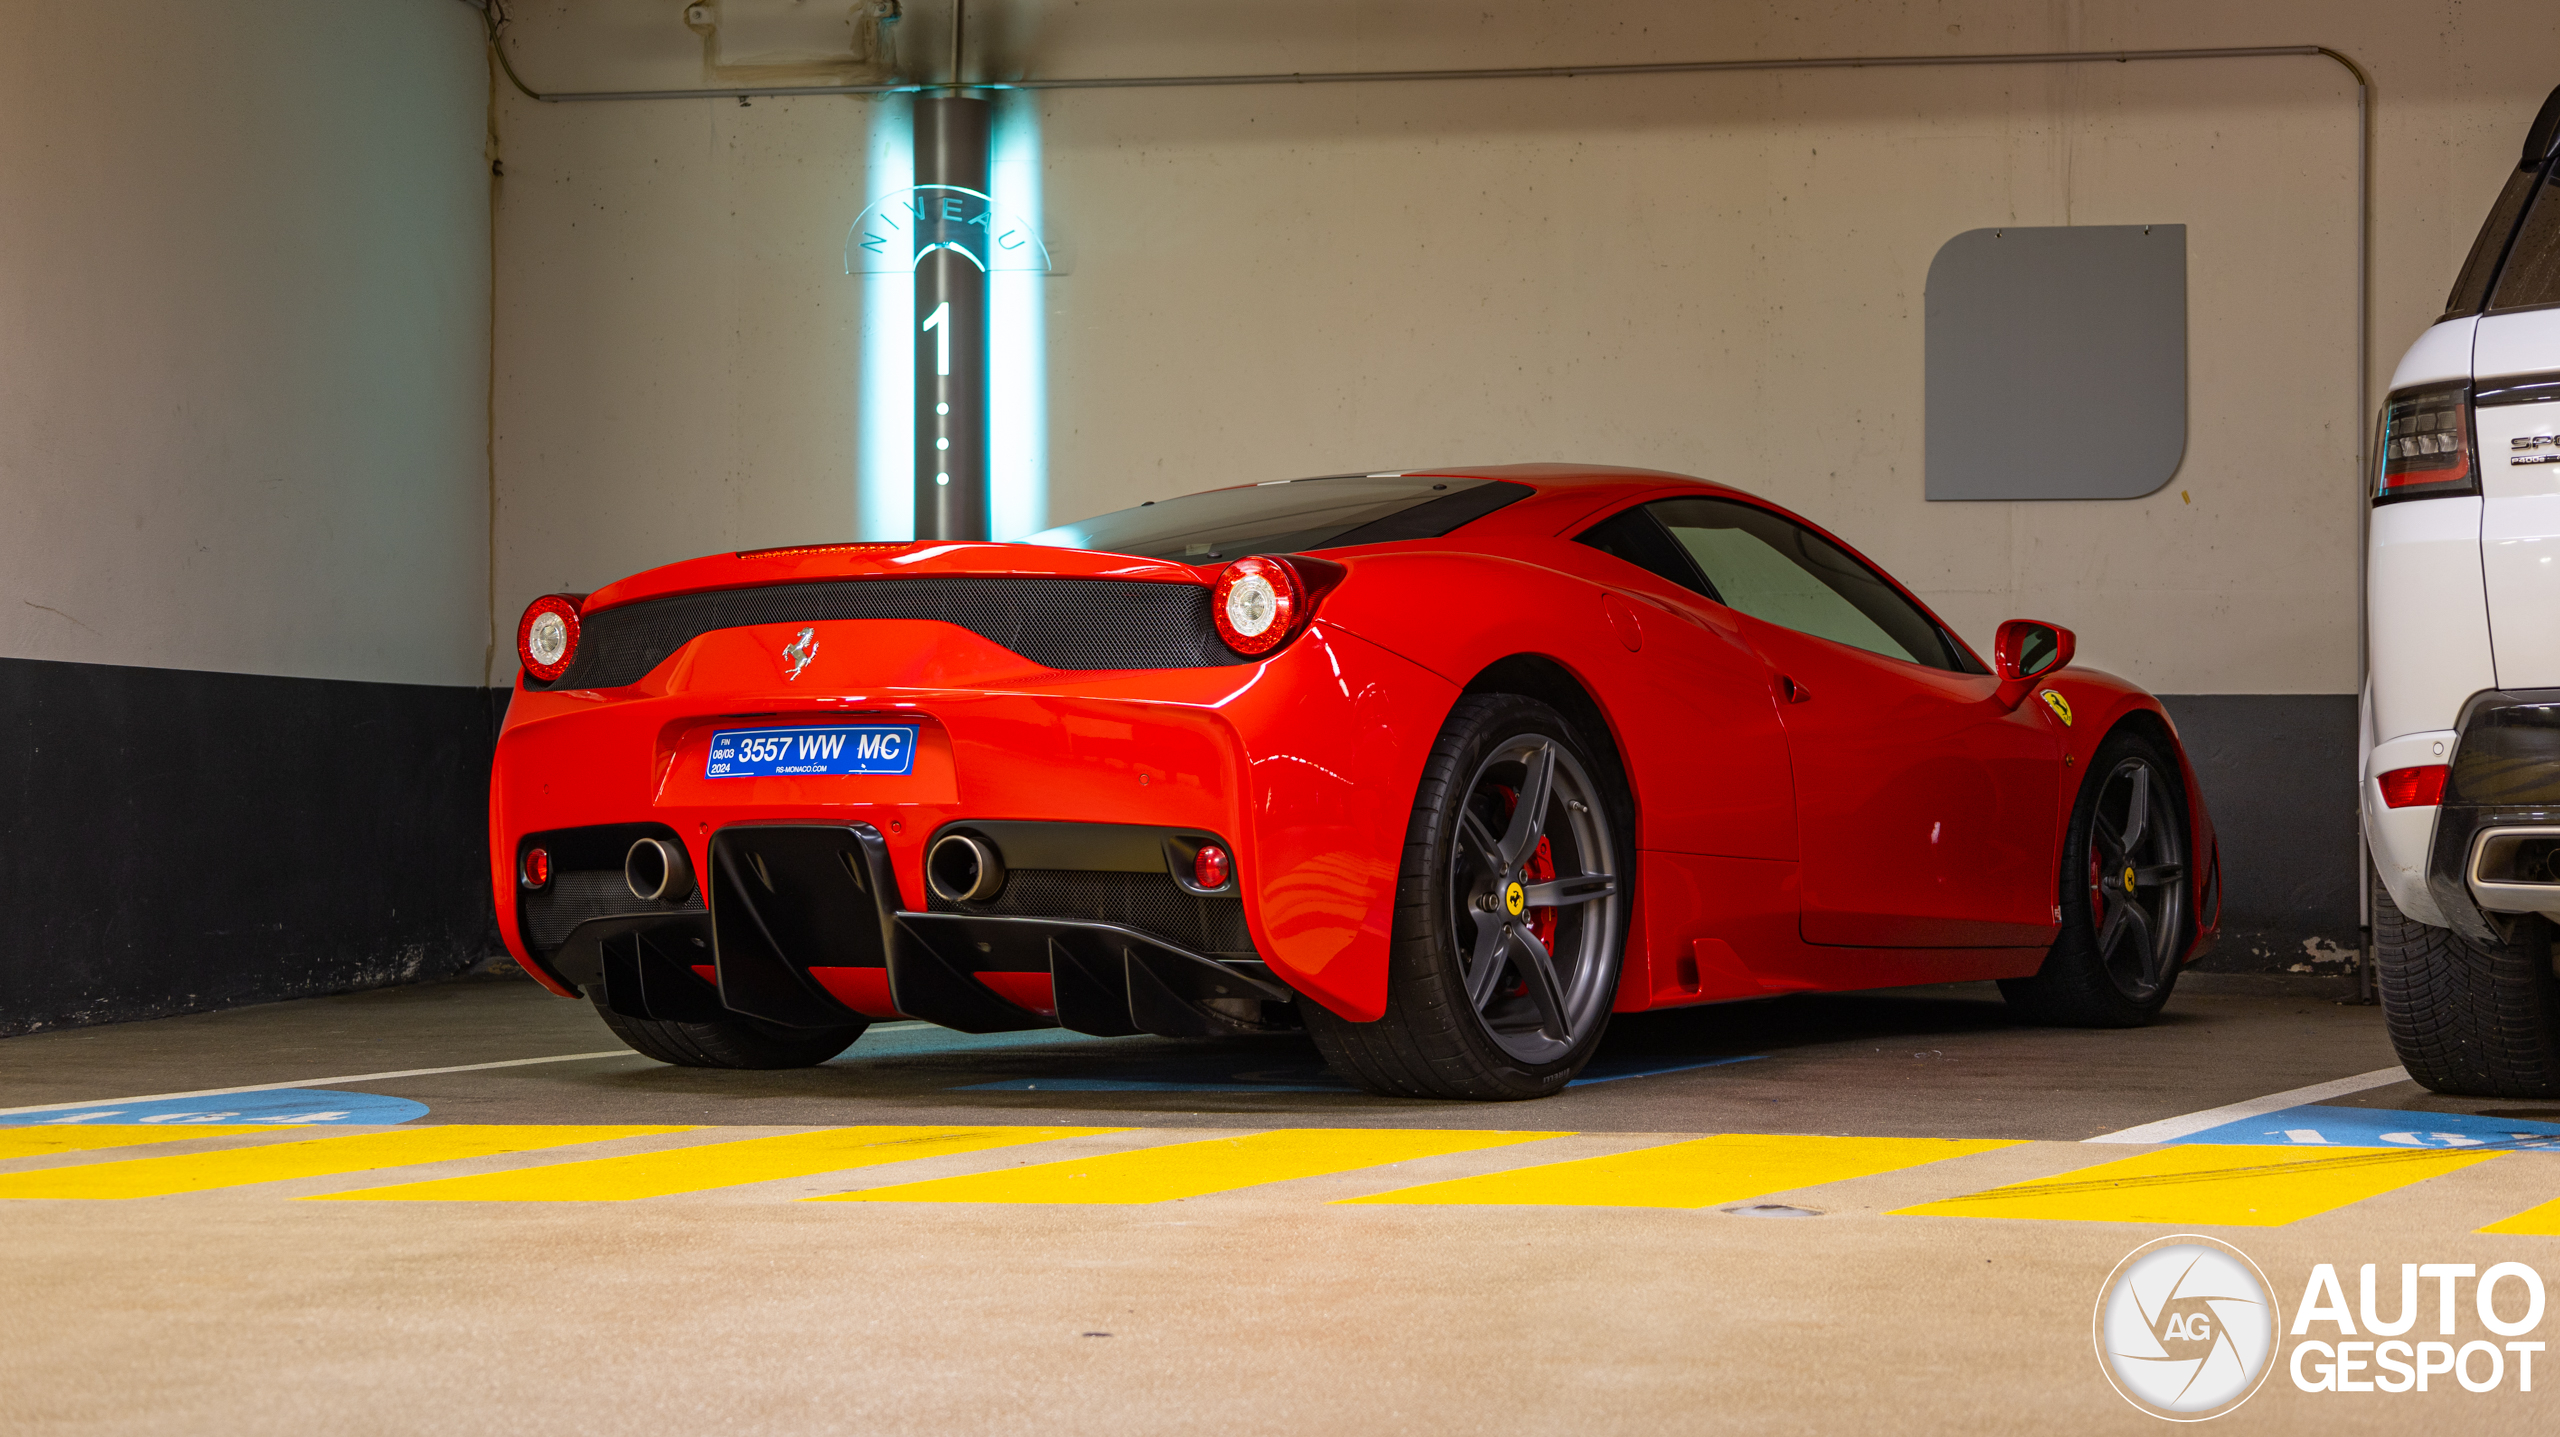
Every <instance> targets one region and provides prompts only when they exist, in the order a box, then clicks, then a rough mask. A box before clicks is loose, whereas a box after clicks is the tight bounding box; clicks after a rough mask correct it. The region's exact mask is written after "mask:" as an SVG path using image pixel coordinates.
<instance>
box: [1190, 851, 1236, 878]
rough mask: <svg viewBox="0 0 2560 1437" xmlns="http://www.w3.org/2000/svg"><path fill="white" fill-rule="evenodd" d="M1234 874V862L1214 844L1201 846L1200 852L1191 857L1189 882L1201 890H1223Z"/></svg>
mask: <svg viewBox="0 0 2560 1437" xmlns="http://www.w3.org/2000/svg"><path fill="white" fill-rule="evenodd" d="M1235 872H1236V868H1235V862H1234V860H1232V859H1230V858H1228V857H1227V851H1226V850H1225V849H1223V848H1220V847H1219V846H1218V845H1216V844H1214V843H1204V844H1202V845H1201V846H1200V851H1199V852H1198V853H1195V854H1193V855H1192V856H1191V881H1192V882H1194V883H1196V884H1199V885H1200V886H1201V887H1203V888H1224V887H1226V886H1227V880H1228V879H1230V878H1233V877H1234V876H1235Z"/></svg>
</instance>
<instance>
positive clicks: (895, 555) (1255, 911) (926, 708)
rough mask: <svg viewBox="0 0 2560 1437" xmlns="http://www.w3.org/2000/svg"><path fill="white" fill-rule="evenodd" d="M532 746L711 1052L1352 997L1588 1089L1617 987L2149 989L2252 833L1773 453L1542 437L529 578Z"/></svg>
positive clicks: (2087, 1001) (2061, 673)
mask: <svg viewBox="0 0 2560 1437" xmlns="http://www.w3.org/2000/svg"><path fill="white" fill-rule="evenodd" d="M517 647H518V650H519V658H520V659H521V660H522V664H523V673H522V675H521V677H520V679H519V682H518V686H517V689H516V692H515V695H514V700H513V703H512V706H511V707H510V709H509V711H508V714H507V719H506V728H505V732H504V734H503V735H502V736H501V738H500V739H499V742H498V752H497V765H496V771H495V773H494V774H493V775H492V778H491V784H490V805H489V825H490V854H491V861H492V866H493V869H494V873H493V877H494V879H495V882H496V885H497V895H498V912H499V915H500V922H501V926H502V927H503V929H504V930H505V934H506V941H507V946H508V948H509V950H510V951H511V952H512V953H513V954H514V955H515V956H516V957H517V958H518V959H519V960H521V961H522V962H523V964H524V965H525V967H526V968H527V969H528V970H530V971H531V972H532V973H534V975H535V976H536V977H538V978H539V979H540V980H541V981H542V982H543V983H544V984H545V985H547V986H548V987H550V988H551V989H552V990H554V991H555V992H558V993H560V994H562V995H563V996H569V997H575V996H578V995H580V994H581V993H583V994H586V995H588V996H590V997H592V998H593V1000H594V1001H595V1004H596V1007H597V1009H598V1011H599V1012H600V1013H601V1014H602V1015H603V1017H604V1020H605V1022H606V1023H607V1024H609V1025H610V1026H611V1027H612V1028H613V1030H614V1031H615V1032H616V1033H617V1034H619V1035H620V1036H621V1037H622V1039H623V1040H624V1041H625V1042H627V1043H629V1044H630V1045H631V1046H632V1047H633V1048H635V1049H637V1050H639V1051H640V1052H642V1053H645V1054H647V1055H649V1056H651V1057H654V1058H659V1059H662V1060H664V1061H667V1062H670V1063H682V1064H691V1065H697V1066H707V1067H741V1068H763V1067H787V1066H798V1065H805V1064H812V1063H819V1062H824V1061H825V1060H827V1059H828V1058H830V1057H833V1056H835V1055H836V1054H838V1053H840V1052H842V1051H843V1050H844V1049H845V1048H846V1046H847V1045H848V1044H850V1043H852V1042H853V1041H854V1039H855V1038H856V1037H857V1036H859V1035H860V1033H861V1032H862V1030H863V1027H864V1025H865V1024H866V1023H868V1022H870V1021H872V1020H874V1019H885V1018H891V1017H897V1016H908V1017H914V1018H922V1019H928V1020H930V1021H932V1022H935V1023H941V1024H945V1025H947V1026H950V1027H953V1028H957V1029H962V1030H964V1031H968V1032H992V1031H999V1030H1005V1029H1016V1028H1034V1027H1047V1026H1053V1025H1054V1026H1061V1027H1065V1028H1070V1029H1073V1030H1075V1031H1078V1032H1083V1033H1093V1034H1103V1035H1115V1034H1132V1033H1159V1034H1168V1035H1180V1036H1202V1035H1219V1034H1239V1033H1266V1032H1271V1031H1275V1030H1279V1029H1287V1028H1297V1027H1301V1026H1303V1027H1305V1028H1307V1029H1309V1030H1311V1032H1312V1034H1313V1037H1314V1039H1315V1041H1316V1043H1317V1045H1318V1046H1319V1047H1320V1048H1321V1049H1322V1051H1323V1053H1324V1055H1325V1057H1326V1058H1327V1060H1328V1061H1330V1062H1331V1063H1332V1064H1333V1066H1334V1067H1335V1068H1336V1069H1338V1070H1339V1071H1340V1072H1341V1073H1342V1074H1343V1075H1344V1076H1345V1077H1347V1078H1349V1079H1351V1080H1352V1081H1354V1082H1357V1083H1359V1084H1361V1085H1362V1086H1364V1087H1366V1088H1369V1089H1371V1090H1372V1091H1375V1092H1379V1093H1387V1094H1398V1095H1407V1096H1438V1097H1451V1098H1523V1097H1535V1096H1538V1095H1541V1094H1546V1093H1552V1092H1554V1091H1556V1090H1557V1089H1558V1088H1560V1087H1562V1086H1563V1085H1564V1084H1565V1083H1566V1082H1567V1081H1568V1080H1569V1079H1570V1078H1572V1076H1573V1075H1574V1073H1575V1072H1576V1071H1577V1070H1579V1069H1580V1068H1581V1066H1582V1065H1583V1064H1584V1063H1585V1062H1586V1061H1587V1060H1588V1059H1589V1058H1590V1056H1591V1054H1592V1050H1593V1048H1594V1047H1595V1046H1596V1045H1597V1044H1598V1043H1599V1041H1600V1036H1601V1032H1602V1029H1603V1028H1604V1027H1605V1026H1606V1025H1607V1023H1608V1020H1609V1015H1610V1014H1611V1013H1612V1012H1627V1011H1634V1010H1638V1009H1647V1008H1663V1007H1677V1006H1680V1005H1683V1004H1691V1003H1712V1002H1723V1001H1729V1000H1733V999H1739V998H1758V997H1765V996H1769V995H1773V994H1784V993H1793V992H1802V991H1807V990H1814V989H1854V988H1874V987H1883V986H1889V985H1897V984H1909V983H1922V982H1941V981H1955V980H1971V979H1986V978H1996V979H1998V980H2000V983H2001V987H2002V989H2003V991H2004V992H2005V993H2006V994H2007V996H2008V999H2009V1002H2010V1003H2011V1005H2012V1006H2013V1007H2014V1008H2016V1009H2018V1010H2019V1011H2020V1012H2022V1013H2023V1014H2024V1015H2026V1016H2028V1017H2030V1018H2032V1019H2035V1020H2039V1021H2045V1022H2057V1023H2067V1024H2081V1025H2093V1026H2095V1025H2129V1024H2136V1023H2141V1022H2144V1021H2146V1020H2148V1019H2149V1018H2150V1017H2151V1016H2152V1015H2153V1014H2155V1013H2157V1012H2158V1011H2159V1009H2160V1006H2161V1004H2162V1003H2163V1002H2165V1001H2166V1000H2167V998H2168V996H2169V990H2170V987H2171V985H2172V984H2173V983H2174V982H2175V981H2176V979H2177V975H2178V971H2179V969H2180V967H2181V966H2183V965H2184V964H2185V963H2187V962H2189V961H2191V960H2192V959H2193V958H2195V957H2196V956H2197V955H2198V954H2200V953H2201V952H2202V951H2203V950H2204V948H2205V947H2206V946H2207V945H2208V944H2209V943H2210V942H2211V941H2212V939H2213V937H2214V935H2215V932H2216V928H2217V923H2218V912H2217V910H2218V907H2219V887H2220V885H2219V882H2218V875H2219V862H2218V858H2219V856H2218V854H2217V852H2216V850H2215V844H2214V835H2213V828H2212V825H2211V823H2210V821H2209V820H2208V819H2207V817H2206V815H2205V806H2204V799H2203V796H2202V794H2201V793H2200V792H2199V791H2198V789H2197V787H2196V780H2195V775H2194V772H2193V770H2192V768H2191V767H2190V766H2189V764H2188V763H2187V760H2186V756H2185V754H2184V752H2183V751H2182V750H2181V748H2180V747H2179V743H2178V739H2177V735H2176V733H2175V731H2174V730H2173V729H2172V728H2171V726H2170V724H2169V721H2168V717H2167V715H2166V714H2165V713H2164V712H2163V711H2162V709H2161V707H2160V704H2159V702H2158V700H2156V699H2154V698H2153V697H2152V696H2151V695H2149V694H2147V693H2145V692H2143V691H2142V690H2140V689H2138V688H2136V687H2134V686H2133V685H2131V684H2129V683H2126V682H2124V681H2122V680H2120V679H2116V678H2112V677H2110V676H2108V675H2106V674H2103V673H2098V672H2094V671H2092V670H2088V669H2080V668H2074V667H2072V666H2071V659H2072V636H2071V634H2070V633H2069V631H2067V630H2064V629H2061V628H2058V627H2055V626H2053V625H2050V624H2042V623H2036V622H2032V621H2026V620H2013V621H2011V622H2010V623H2007V624H2004V625H2002V626H2001V629H2000V634H1999V641H1998V644H1997V646H1996V653H1995V657H1994V660H1993V662H1992V663H1991V664H1989V665H1986V664H1985V663H1984V662H1983V661H1982V660H1981V659H1980V658H1979V657H1977V656H1976V655H1975V653H1974V651H1973V650H1972V649H1971V648H1969V647H1967V646H1966V645H1965V643H1964V641H1963V640H1961V639H1959V638H1957V637H1956V635H1955V634H1954V633H1953V632H1952V631H1951V630H1950V629H1948V628H1947V626H1946V625H1944V624H1942V623H1940V622H1939V621H1938V619H1937V618H1936V616H1934V615H1933V614H1931V613H1930V612H1929V610H1928V608H1927V607H1926V606H1925V605H1923V604H1921V603H1920V602H1919V601H1918V600H1917V599H1915V598H1913V597H1912V596H1911V595H1910V593H1909V592H1908V591H1906V590H1905V589H1903V587H1902V586H1901V585H1899V584H1897V583H1895V582H1894V581H1893V580H1892V579H1891V578H1889V577H1888V576H1886V575H1885V574H1884V573H1883V572H1882V571H1881V570H1879V569H1877V568H1876V567H1875V566H1874V565H1872V564H1869V563H1867V562H1866V561H1865V560H1863V559H1861V558H1860V557H1858V555H1857V554H1856V553H1855V552H1854V551H1852V550H1851V549H1850V548H1849V547H1848V546H1847V545H1845V544H1842V543H1841V542H1840V541H1838V540H1837V539H1834V538H1832V537H1831V536H1830V535H1828V534H1826V533H1824V532H1823V531H1822V530H1820V529H1818V528H1816V527H1814V526H1813V525H1811V524H1808V523H1806V522H1804V521H1803V520H1801V519H1798V518H1796V517H1795V516H1793V515H1791V514H1789V513H1787V512H1786V511H1784V510H1782V509H1779V508H1777V507H1776V506H1774V505H1772V504H1769V503H1768V502H1766V501H1764V500H1761V499H1757V498H1754V497H1752V496H1751V495H1748V494H1744V493H1742V492H1740V491H1738V490H1734V489H1729V488H1725V487H1723V486H1720V485H1716V484H1710V483H1706V482H1703V481H1700V480H1696V479H1690V478H1684V477H1682V476H1679V475H1675V474H1661V473H1652V472H1646V471H1639V470H1626V469H1605V468H1590V467H1577V466H1569V465H1523V466H1514V467H1497V468H1463V469H1449V470H1437V471H1416V472H1408V473H1400V474H1368V475H1357V474H1354V475H1340V476H1334V477H1328V478H1318V479H1299V480H1293V481H1289V482H1285V483H1276V484H1256V485H1247V486H1243V487H1239V488H1232V489H1218V490H1212V491H1210V492H1207V493H1201V494H1192V495H1187V496H1185V497H1182V498H1175V499H1166V500H1162V501H1159V502H1152V503H1148V504H1143V505H1140V506H1139V507H1137V508H1135V509H1125V510H1122V511H1120V512H1118V513H1114V514H1106V515H1103V516H1102V517H1100V518H1096V519H1089V520H1086V521H1084V522H1082V523H1078V524H1070V525H1065V526H1063V527H1060V528H1056V529H1051V530H1048V531H1046V532H1044V533H1041V534H1036V535H1033V536H1032V537H1031V538H1030V539H1028V540H1025V541H1023V542H1020V543H1006V544H996V543H950V542H919V543H883V544H821V545H812V546H810V547H807V548H790V549H765V550H759V551H756V552H752V553H741V554H721V555H717V556H714V557H710V558H704V559H696V560H692V561H690V562H687V563H681V564H672V565H669V566H667V567H665V568H662V569H655V570H652V571H650V572H648V573H645V574H641V575H638V576H637V577H634V578H629V579H625V580H623V581H621V582H619V583H616V584H613V585H610V586H608V587H606V588H605V589H603V590H601V591H599V592H596V593H593V594H587V595H575V594H561V595H553V596H550V597H546V598H542V599H538V600H536V601H535V602H534V603H533V605H532V606H531V607H530V608H529V609H527V610H526V611H525V615H524V620H523V622H522V624H521V625H520V626H519V627H518V631H517Z"/></svg>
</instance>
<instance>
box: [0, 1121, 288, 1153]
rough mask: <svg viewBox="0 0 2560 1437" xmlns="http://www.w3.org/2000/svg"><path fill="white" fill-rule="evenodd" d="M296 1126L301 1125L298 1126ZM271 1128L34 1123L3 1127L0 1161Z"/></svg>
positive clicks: (270, 1130) (230, 1125)
mask: <svg viewBox="0 0 2560 1437" xmlns="http://www.w3.org/2000/svg"><path fill="white" fill-rule="evenodd" d="M294 1126H300V1125H299V1124H295V1125H294ZM274 1131H275V1127H274V1126H273V1125H272V1124H270V1125H264V1126H253V1127H241V1126H237V1125H233V1124H227V1123H226V1124H213V1123H203V1124H196V1123H181V1124H177V1125H174V1126H164V1125H162V1124H159V1123H150V1124H143V1123H120V1124H117V1125H116V1126H114V1127H105V1128H99V1127H90V1126H87V1125H85V1124H82V1125H76V1126H75V1125H73V1124H68V1123H65V1124H62V1125H61V1126H58V1127H57V1126H54V1125H52V1124H48V1123H34V1124H30V1125H28V1126H26V1127H22V1128H0V1158H44V1157H52V1156H54V1155H55V1154H57V1153H89V1152H96V1151H97V1150H98V1149H100V1148H138V1147H141V1146H142V1145H144V1144H145V1143H174V1142H179V1141H181V1140H183V1139H186V1138H227V1137H230V1136H232V1135H233V1134H235V1133H271V1132H274Z"/></svg>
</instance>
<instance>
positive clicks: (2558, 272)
mask: <svg viewBox="0 0 2560 1437" xmlns="http://www.w3.org/2000/svg"><path fill="white" fill-rule="evenodd" d="M2554 304H2560V169H2555V170H2553V171H2551V172H2550V173H2549V174H2548V175H2546V176H2545V177H2544V179H2543V182H2542V183H2541V184H2540V185H2538V186H2536V187H2535V194H2534V197H2533V208H2532V209H2530V210H2528V211H2526V212H2525V217H2524V225H2523V227H2522V228H2520V229H2518V230H2517V231H2516V238H2515V243H2514V245H2513V246H2512V247H2510V248H2509V249H2508V250H2507V258H2506V262H2505V263H2504V264H2502V265H2500V266H2499V267H2498V288H2497V291H2496V293H2494V294H2492V295H2491V296H2490V297H2489V312H2490V313H2492V314H2497V313H2501V312H2503V311H2507V310H2515V309H2542V308H2545V307H2547V306H2550V305H2554Z"/></svg>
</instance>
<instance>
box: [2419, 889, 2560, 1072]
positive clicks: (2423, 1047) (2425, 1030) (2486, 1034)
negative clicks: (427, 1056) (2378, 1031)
mask: <svg viewBox="0 0 2560 1437" xmlns="http://www.w3.org/2000/svg"><path fill="white" fill-rule="evenodd" d="M2373 950H2374V960H2375V962H2374V976H2375V978H2376V979H2377V980H2378V982H2379V985H2380V987H2381V989H2382V1018H2383V1022H2384V1023H2385V1024H2386V1025H2387V1026H2388V1027H2389V1028H2390V1029H2391V1046H2392V1047H2393V1048H2394V1049H2395V1050H2397V1051H2398V1053H2399V1054H2400V1064H2401V1066H2402V1067H2405V1068H2407V1069H2408V1070H2409V1076H2410V1077H2412V1078H2414V1079H2416V1080H2417V1082H2418V1085H2419V1086H2420V1087H2423V1088H2426V1089H2427V1090H2429V1091H2431V1092H2437V1093H2458V1094H2461V1095H2464V1096H2467V1097H2475V1098H2552V1097H2560V977H2555V976H2554V974H2553V972H2552V962H2553V959H2552V928H2551V922H2550V920H2549V919H2546V918H2544V917H2542V916H2541V915H2540V914H2534V913H2528V914H2526V915H2524V916H2523V917H2521V918H2518V919H2516V920H2515V923H2514V926H2513V927H2511V928H2510V929H2508V936H2507V941H2505V942H2503V943H2497V944H2488V943H2479V942H2475V941H2473V940H2472V939H2469V938H2465V937H2464V936H2462V935H2461V934H2459V933H2456V932H2454V931H2453V930H2452V929H2450V928H2438V927H2436V926H2435V925H2433V924H2430V923H2421V922H2419V921H2418V920H2416V919H2414V918H2411V917H2410V916H2408V915H2407V914H2405V913H2402V912H2401V911H2400V905H2398V904H2397V903H2394V902H2392V901H2391V892H2390V890H2389V889H2387V888H2384V887H2383V886H2382V885H2381V884H2379V883H2377V884H2375V885H2374V886H2373Z"/></svg>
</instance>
